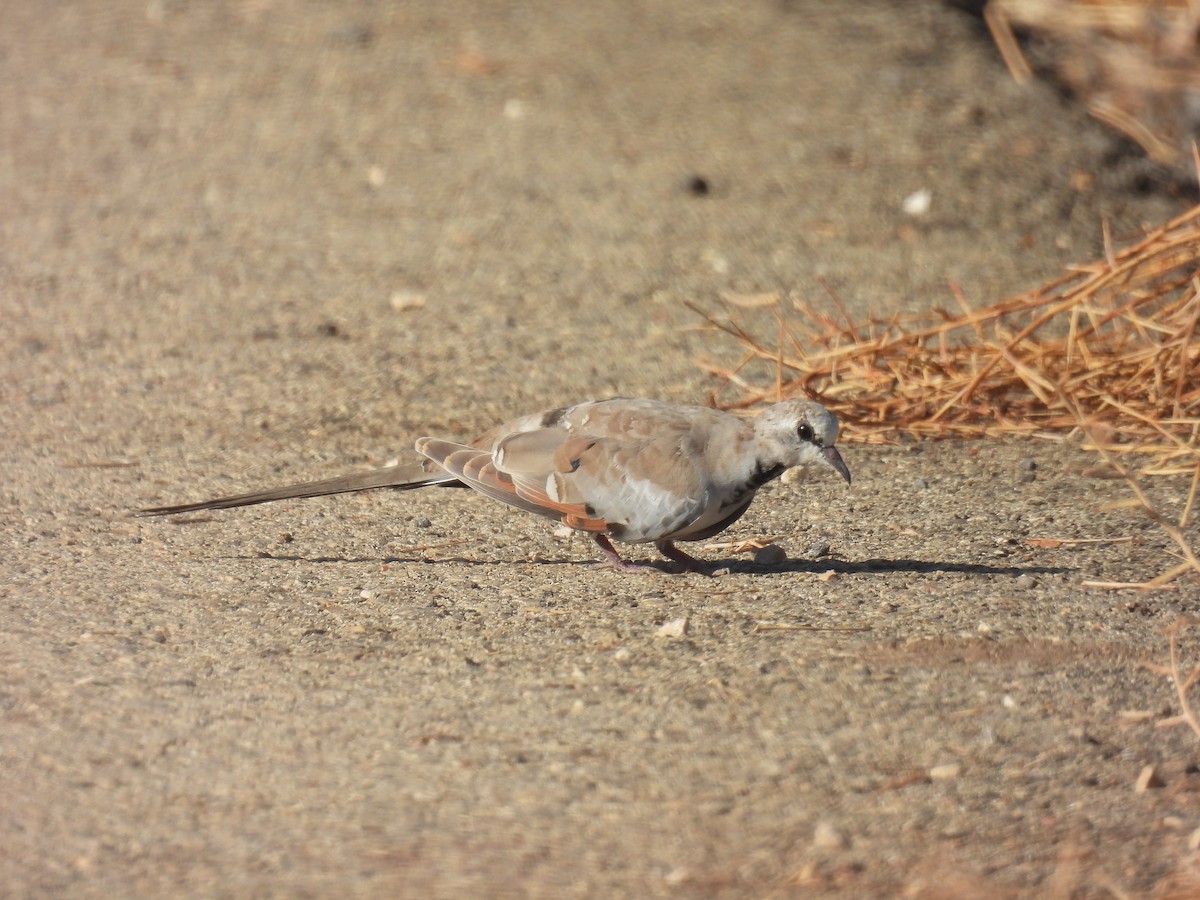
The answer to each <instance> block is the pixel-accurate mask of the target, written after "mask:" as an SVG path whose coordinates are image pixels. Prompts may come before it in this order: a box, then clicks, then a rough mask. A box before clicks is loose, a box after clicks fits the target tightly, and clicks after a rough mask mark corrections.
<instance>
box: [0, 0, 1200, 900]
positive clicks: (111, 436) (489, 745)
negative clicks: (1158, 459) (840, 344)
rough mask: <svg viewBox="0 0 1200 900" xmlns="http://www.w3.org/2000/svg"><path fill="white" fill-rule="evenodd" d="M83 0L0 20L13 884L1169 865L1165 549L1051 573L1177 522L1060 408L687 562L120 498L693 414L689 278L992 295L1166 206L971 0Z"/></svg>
mask: <svg viewBox="0 0 1200 900" xmlns="http://www.w3.org/2000/svg"><path fill="white" fill-rule="evenodd" d="M112 6H113V5H112V4H108V3H100V2H82V3H77V4H72V5H70V6H68V7H59V8H54V9H51V10H47V9H44V8H40V7H37V6H36V5H27V6H20V5H17V6H16V7H14V8H13V9H11V10H8V11H7V12H6V16H5V18H6V28H5V29H4V33H3V34H2V35H0V134H2V135H3V152H2V154H0V197H3V205H4V208H5V214H4V215H3V216H2V217H0V304H2V305H3V310H4V313H5V320H6V322H7V323H8V325H9V327H8V328H6V329H4V333H3V335H0V347H2V349H3V352H2V353H0V366H2V367H3V378H2V380H0V384H3V395H4V402H3V404H0V428H2V434H0V452H2V454H3V459H4V473H5V478H4V481H3V484H2V485H0V538H2V543H0V565H2V568H0V600H2V602H0V666H2V667H3V675H2V677H0V710H2V715H3V727H2V728H0V805H2V806H3V808H4V810H5V813H4V815H3V816H2V817H0V848H2V849H0V892H2V893H4V894H6V895H11V896H32V895H40V896H46V895H67V894H69V895H71V896H101V895H127V896H128V895H141V896H151V895H157V896H170V895H174V896H182V895H200V896H247V895H264V896H269V895H290V896H329V895H333V894H353V895H363V896H384V895H390V894H394V893H396V892H398V891H400V892H403V893H407V894H409V895H416V894H421V895H426V896H447V897H449V896H467V895H472V894H477V893H479V892H480V891H484V890H485V889H486V892H487V894H488V895H490V896H517V895H521V896H547V897H549V896H556V897H557V896H614V895H626V896H699V895H704V896H729V897H737V896H747V897H762V896H776V895H778V896H786V895H789V894H811V893H816V892H820V893H824V894H828V895H838V894H841V895H845V896H862V895H870V894H884V893H893V892H899V891H908V892H909V893H910V894H912V895H915V896H940V895H945V894H946V893H949V894H950V895H963V892H964V891H965V892H967V893H973V894H976V895H978V894H979V893H980V892H981V891H984V890H985V889H987V890H991V891H992V892H994V893H995V894H996V895H998V896H1004V895H1006V894H1007V893H1012V894H1014V895H1029V894H1031V893H1034V892H1036V891H1039V890H1047V889H1048V888H1049V886H1051V885H1052V884H1056V883H1057V884H1063V883H1067V884H1068V885H1070V884H1074V885H1076V886H1077V887H1078V888H1079V891H1080V895H1082V896H1088V895H1096V896H1099V895H1101V894H1102V892H1103V890H1104V885H1106V884H1111V885H1118V886H1120V887H1121V888H1123V889H1126V890H1129V891H1134V892H1149V891H1151V890H1154V889H1156V888H1163V886H1164V885H1166V884H1167V883H1168V879H1170V878H1176V879H1178V878H1182V877H1183V874H1184V873H1186V870H1187V867H1188V866H1189V865H1190V862H1191V860H1190V852H1191V851H1189V849H1188V846H1189V838H1190V836H1191V835H1192V834H1193V832H1194V831H1195V829H1196V828H1197V827H1200V808H1198V806H1197V801H1196V799H1195V798H1196V796H1197V794H1196V790H1195V789H1196V787H1197V784H1198V782H1197V775H1196V771H1197V770H1196V764H1197V762H1198V759H1197V756H1198V754H1197V744H1196V739H1195V738H1194V737H1193V736H1191V735H1190V733H1188V732H1186V731H1185V730H1183V729H1178V728H1175V729H1160V728H1155V727H1154V726H1155V723H1156V722H1158V721H1160V720H1162V719H1165V718H1167V717H1169V716H1170V715H1172V714H1173V713H1174V712H1176V711H1177V710H1176V707H1175V705H1174V698H1173V693H1172V688H1171V685H1170V684H1169V682H1168V681H1167V680H1166V679H1165V678H1164V677H1163V676H1162V675H1161V674H1160V673H1158V672H1156V671H1153V670H1152V669H1148V668H1146V667H1145V666H1144V665H1143V663H1147V662H1149V663H1153V664H1162V663H1164V662H1165V661H1166V652H1167V651H1166V640H1165V638H1164V636H1163V628H1164V627H1165V626H1166V625H1167V624H1169V623H1170V622H1171V621H1173V620H1174V618H1175V617H1176V615H1177V614H1179V613H1180V612H1192V611H1194V610H1195V606H1196V597H1195V592H1194V585H1193V590H1192V592H1191V593H1190V594H1189V592H1188V590H1187V589H1183V588H1181V589H1180V590H1176V591H1173V592H1162V593H1157V594H1153V595H1148V596H1137V595H1133V594H1114V593H1110V592H1101V591H1095V590H1088V589H1086V588H1084V587H1082V586H1081V582H1083V581H1085V580H1088V579H1092V578H1098V579H1108V580H1115V579H1136V578H1146V577H1150V576H1152V575H1155V574H1157V573H1158V572H1159V571H1162V569H1164V568H1166V567H1167V566H1168V565H1170V562H1171V560H1170V558H1169V557H1168V556H1167V555H1166V553H1165V549H1166V548H1165V540H1164V538H1163V537H1162V536H1161V535H1160V534H1159V533H1158V532H1157V531H1156V530H1155V529H1154V527H1153V526H1152V525H1150V524H1149V523H1147V522H1144V521H1143V520H1142V519H1140V518H1137V517H1136V516H1134V515H1133V514H1131V513H1130V512H1129V511H1128V510H1124V509H1119V508H1113V507H1112V504H1113V502H1114V501H1121V500H1124V499H1125V489H1124V487H1123V486H1122V485H1121V484H1120V483H1118V482H1112V481H1108V480H1103V479H1097V478H1089V477H1084V476H1083V475H1082V474H1081V472H1082V470H1084V469H1085V468H1086V467H1088V466H1089V465H1092V464H1093V463H1094V461H1093V460H1091V459H1089V458H1087V457H1085V456H1084V455H1083V454H1081V453H1080V452H1078V451H1077V450H1076V449H1075V448H1074V447H1072V446H1069V445H1055V444H1049V443H1014V444H995V443H977V444H954V443H947V444H937V445H925V444H917V445H909V446H901V447H894V448H869V449H868V448H863V447H855V446H853V445H848V446H847V447H846V448H845V456H846V459H847V462H848V463H849V465H850V467H851V469H852V470H853V472H854V476H855V481H854V486H853V488H852V489H850V490H846V489H845V488H844V487H843V486H842V485H840V483H837V482H836V481H835V480H834V479H832V478H830V479H822V480H818V481H814V482H812V483H810V484H799V485H782V484H777V485H775V486H773V487H771V488H770V489H768V490H767V491H765V492H764V494H763V495H762V496H761V498H760V499H759V501H758V502H757V504H756V506H755V507H754V508H753V509H752V510H751V513H750V514H748V515H747V516H746V517H745V518H744V519H742V520H741V522H739V523H738V525H737V526H736V528H735V529H734V530H732V531H731V532H730V533H729V535H730V537H732V538H739V537H751V536H755V535H775V536H779V541H780V543H781V545H782V546H783V547H784V548H785V549H786V550H787V551H788V552H789V555H790V557H791V559H790V561H789V562H788V563H786V564H784V565H782V566H780V567H775V568H764V567H756V566H754V565H752V564H748V563H738V564H735V565H734V567H733V568H734V571H733V572H732V574H730V575H729V576H727V577H725V578H722V579H718V580H706V579H702V578H699V577H694V576H687V577H676V576H670V575H668V574H665V573H660V574H650V575H645V576H640V577H630V576H628V575H622V574H619V573H616V572H613V571H609V570H607V569H604V568H602V567H600V566H597V565H595V564H594V560H595V558H596V553H595V549H594V547H593V546H592V545H591V544H590V542H588V541H587V540H585V539H580V538H575V539H561V538H557V537H555V536H554V535H553V534H552V533H551V530H550V529H549V528H548V527H546V525H545V524H544V523H543V522H541V521H537V520H534V519H532V518H529V517H524V516H521V515H519V514H516V513H513V512H510V511H507V510H504V509H498V508H496V507H495V506H494V505H493V504H491V503H489V502H487V501H485V500H484V499H482V498H480V497H476V496H473V495H469V494H468V493H467V492H460V491H427V492H422V493H418V494H414V495H408V496H396V495H389V494H386V493H385V494H372V495H365V496H355V497H348V498H341V499H320V500H311V501H305V502H295V503H283V504H277V505H274V506H268V507H260V508H254V509H249V510H243V511H237V512H229V513H222V514H214V515H211V516H205V517H197V518H193V519H191V520H187V521H185V520H179V521H169V520H168V521H161V520H150V521H144V520H133V519H130V518H128V516H127V513H128V511H129V510H130V509H132V508H136V507H139V506H142V505H147V504H151V503H158V502H174V501H183V500H188V499H200V498H204V497H208V496H212V495H216V494H221V493H229V492H232V491H235V490H240V489H243V488H251V487H256V486H259V485H261V484H264V483H276V482H278V483H285V482H288V481H294V480H301V479H307V478H319V477H324V476H326V475H332V474H335V473H338V472H341V471H346V470H353V469H355V468H359V467H366V466H370V465H376V464H380V463H383V462H386V461H388V460H390V459H393V458H395V457H396V456H398V455H403V454H405V453H407V452H408V448H409V447H410V446H411V443H412V440H413V439H414V438H415V437H417V436H419V435H422V434H445V435H447V436H450V437H462V436H469V435H470V434H472V433H473V432H475V431H477V430H479V429H482V428H483V427H485V426H488V425H491V424H492V423H493V422H494V421H496V420H497V419H499V418H503V417H508V416H511V415H513V414H514V413H520V412H527V411H533V410H536V409H539V408H544V407H550V406H553V405H557V404H560V403H563V402H569V401H571V400H578V399H584V398H589V397H602V396H607V395H612V394H630V395H642V394H645V395H653V396H659V397H664V398H668V399H678V400H688V401H702V400H703V398H704V395H705V391H706V390H707V389H708V388H709V387H710V383H709V381H708V380H707V378H706V377H705V376H704V375H703V374H702V373H701V372H700V371H699V369H697V368H696V367H695V365H694V360H695V358H696V356H697V355H699V354H705V355H709V356H712V357H719V356H720V355H721V354H723V353H726V352H730V351H729V350H728V349H727V348H726V347H725V346H724V345H721V344H719V343H717V342H716V339H714V338H713V337H712V336H711V335H706V334H701V333H699V332H697V331H695V330H693V326H694V325H695V324H696V323H697V319H696V317H695V316H694V315H693V314H692V313H690V312H688V311H687V310H686V309H685V308H684V307H683V301H684V300H691V301H694V302H696V303H699V304H701V305H707V304H714V303H716V302H717V298H718V296H719V294H720V293H721V292H722V291H735V292H743V293H753V292H758V291H769V290H784V291H790V292H792V293H793V294H794V296H795V297H797V298H799V299H801V300H803V301H807V302H812V303H823V302H825V297H826V294H825V289H824V287H823V286H822V282H824V283H825V284H827V285H829V286H830V287H831V288H832V289H833V290H835V291H836V292H837V293H838V294H839V295H840V297H841V298H842V299H843V300H844V302H845V303H846V304H847V305H848V306H849V308H850V309H852V310H855V311H863V310H866V309H868V308H872V309H881V310H886V309H894V308H906V309H923V308H927V307H929V306H932V305H937V304H947V303H948V302H949V297H950V295H949V292H948V289H947V284H948V282H949V281H951V280H954V281H957V282H958V283H959V284H960V285H961V286H962V287H963V289H964V291H965V292H966V293H967V295H968V296H970V297H972V298H975V299H977V300H979V301H988V300H994V299H996V298H998V297H1000V296H1003V295H1005V294H1008V293H1011V292H1013V291H1015V290H1018V289H1021V288H1024V287H1028V286H1031V285H1033V284H1036V283H1038V282H1040V281H1041V280H1042V279H1043V278H1044V277H1046V276H1048V275H1050V274H1053V273H1056V272H1058V271H1059V270H1060V269H1061V267H1062V266H1063V265H1065V264H1067V263H1069V262H1071V261H1074V260H1081V259H1087V258H1090V257H1092V256H1095V255H1096V254H1097V253H1098V252H1100V249H1101V245H1100V221H1101V219H1102V217H1107V219H1108V220H1109V221H1110V222H1111V223H1112V225H1113V229H1114V231H1115V232H1117V233H1120V232H1122V231H1126V230H1130V229H1133V228H1136V227H1137V226H1139V225H1141V224H1143V223H1157V222H1161V221H1163V220H1165V218H1167V217H1168V216H1169V215H1171V214H1173V213H1174V212H1176V211H1178V210H1179V209H1181V208H1182V205H1183V203H1184V202H1186V201H1184V200H1182V199H1179V198H1175V197H1172V196H1171V193H1170V191H1169V190H1168V189H1167V187H1166V186H1165V185H1162V184H1159V183H1158V182H1157V181H1156V178H1157V176H1156V174H1155V172H1154V171H1153V170H1152V169H1150V168H1148V167H1147V165H1146V164H1145V163H1144V162H1142V160H1141V159H1140V158H1139V156H1138V154H1137V153H1136V152H1134V151H1132V150H1131V149H1130V148H1129V147H1127V146H1126V145H1125V144H1123V143H1122V142H1121V141H1119V140H1117V139H1116V138H1114V137H1112V136H1111V135H1110V134H1108V133H1107V132H1105V131H1104V130H1102V128H1101V126H1099V125H1097V124H1096V123H1094V122H1092V121H1090V120H1088V119H1087V118H1086V117H1085V116H1084V114H1083V113H1082V112H1080V111H1078V110H1076V109H1074V108H1072V107H1071V106H1070V105H1069V104H1068V103H1067V102H1066V101H1065V100H1064V99H1063V98H1061V97H1059V96H1057V95H1055V94H1054V93H1053V91H1052V90H1051V89H1049V88H1047V87H1046V86H1044V85H1040V86H1035V87H1033V88H1029V89H1023V88H1019V87H1017V86H1016V85H1014V84H1012V83H1011V82H1010V80H1009V78H1008V76H1007V74H1006V73H1005V71H1004V69H1003V66H1002V64H1001V63H1000V62H999V61H998V60H997V59H996V56H995V54H994V52H993V50H992V48H991V47H990V45H989V43H988V41H987V40H986V38H985V36H984V35H983V33H982V30H981V28H980V26H979V25H978V24H977V22H976V21H975V20H973V19H971V18H969V17H966V16H964V15H963V14H962V13H960V12H957V11H955V10H953V9H951V8H948V7H946V6H944V5H942V4H940V3H910V2H896V3H887V2H863V3H855V4H841V5H836V7H837V8H836V11H834V7H835V5H834V4H825V3H815V2H813V3H806V2H791V3H767V2H756V3H750V4H719V3H713V4H701V5H696V4H686V3H678V2H666V0H664V2H648V3H637V4H626V3H616V2H602V3H594V4H587V5H576V4H557V3H548V2H547V3H526V4H484V5H483V6H484V7H486V8H483V9H480V8H476V7H477V5H475V4H464V3H457V2H451V3H444V4H417V3H412V4H401V5H398V6H395V7H392V6H387V5H384V6H378V5H375V4H364V3H355V2H333V3H305V2H294V3H284V2H272V0H245V2H240V3H213V4H200V3H177V2H155V3H151V4H148V5H147V4H128V5H127V6H126V8H124V9H121V10H114V9H113V8H112ZM697 178H701V179H703V180H704V182H705V184H706V185H707V186H708V191H707V193H698V192H697V191H696V190H695V187H696V184H697V182H696V181H695V179H697ZM920 189H929V190H930V191H931V192H932V203H931V207H930V210H929V212H928V214H926V215H924V216H922V217H911V216H908V215H906V214H905V213H904V212H903V211H902V209H901V203H902V201H903V200H904V198H905V197H907V196H909V195H910V194H912V193H913V192H915V191H918V190H920ZM1185 489H1186V486H1180V485H1172V484H1166V483H1164V484H1157V485H1155V486H1154V490H1156V491H1159V492H1162V494H1163V495H1169V494H1170V493H1171V492H1175V493H1176V494H1178V493H1180V492H1182V491H1183V490H1185ZM1046 538H1061V539H1077V538H1087V539H1102V540H1101V541H1099V542H1096V543H1079V544H1076V543H1063V544H1060V545H1058V546H1046V545H1045V543H1044V541H1043V543H1042V544H1041V545H1039V544H1031V543H1029V541H1030V540H1041V539H1046ZM822 545H827V547H828V551H827V552H820V551H822V550H823V547H822ZM633 555H635V556H636V555H637V551H634V554H633ZM707 555H709V556H716V555H719V554H718V552H717V551H708V554H707ZM808 556H818V557H819V558H817V559H808V558H807V557H808ZM678 619H686V620H687V629H686V631H685V633H683V634H682V635H679V636H675V637H671V636H664V635H662V634H660V631H659V629H660V627H661V626H662V625H664V624H665V623H669V622H672V621H674V620H678ZM779 626H786V627H784V628H780V627H779ZM671 630H672V629H668V631H671ZM1147 765H1155V766H1156V767H1157V770H1156V771H1157V782H1158V783H1160V784H1161V785H1162V786H1156V787H1152V788H1151V789H1149V790H1147V791H1145V792H1142V793H1135V791H1134V784H1135V781H1136V779H1137V778H1138V775H1139V773H1140V772H1141V771H1142V770H1143V768H1144V767H1145V766H1147ZM1073 873H1075V874H1073ZM1054 879H1058V881H1057V882H1055V881H1053V880H1054Z"/></svg>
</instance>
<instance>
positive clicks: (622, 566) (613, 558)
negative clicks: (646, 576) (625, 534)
mask: <svg viewBox="0 0 1200 900" xmlns="http://www.w3.org/2000/svg"><path fill="white" fill-rule="evenodd" d="M592 537H593V538H595V539H596V543H597V544H599V545H600V549H601V550H602V551H603V552H604V561H605V562H606V563H608V564H609V565H610V566H612V567H613V568H614V569H616V570H617V571H618V572H638V573H645V572H651V571H653V569H651V568H650V567H649V566H646V565H643V564H641V563H631V562H628V561H626V560H624V559H621V554H620V553H618V552H617V548H616V547H614V546H613V545H612V541H610V540H609V539H608V538H607V537H606V536H604V535H603V534H593V535H592Z"/></svg>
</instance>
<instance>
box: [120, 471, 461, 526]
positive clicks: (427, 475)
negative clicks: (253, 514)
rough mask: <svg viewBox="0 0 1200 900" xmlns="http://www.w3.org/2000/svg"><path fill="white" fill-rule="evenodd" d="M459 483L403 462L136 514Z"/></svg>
mask: <svg viewBox="0 0 1200 900" xmlns="http://www.w3.org/2000/svg"><path fill="white" fill-rule="evenodd" d="M456 482H457V479H456V478H455V477H454V476H453V475H450V474H449V473H447V472H445V471H444V470H442V469H439V468H437V467H436V466H434V465H433V464H432V463H429V462H424V463H404V464H402V465H398V466H388V467H387V468H384V469H376V470H375V471H373V472H358V473H355V474H353V475H341V476H339V477H337V478H327V479H325V480H323V481H306V482H304V483H303V484H289V485H287V486H285V487H278V488H272V489H270V490H265V491H251V492H250V493H248V494H237V495H235V496H233V497H218V498H217V499H215V500H202V501H200V502H199V503H180V504H178V505H176V506H155V507H152V508H150V509H139V510H138V511H137V512H135V513H134V515H135V516H169V515H173V514H174V513H188V512H199V511H201V510H204V509H233V508H234V507H237V506H253V505H254V504H256V503H270V502H271V501H272V500H290V499H293V498H299V497H323V496H326V495H327V494H349V493H352V492H354V491H373V490H376V489H377V488H398V489H402V490H411V489H413V488H421V487H426V486H428V485H431V484H441V485H450V484H455V483H456Z"/></svg>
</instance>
